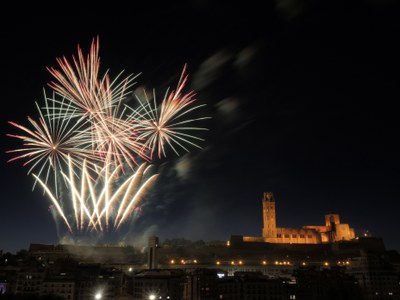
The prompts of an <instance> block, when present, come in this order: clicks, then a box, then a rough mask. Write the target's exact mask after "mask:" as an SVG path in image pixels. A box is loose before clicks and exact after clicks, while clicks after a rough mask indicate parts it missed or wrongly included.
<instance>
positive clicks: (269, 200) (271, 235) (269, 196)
mask: <svg viewBox="0 0 400 300" xmlns="http://www.w3.org/2000/svg"><path fill="white" fill-rule="evenodd" d="M262 204H263V221H264V228H263V238H265V239H275V238H276V217H275V197H274V194H273V193H272V192H264V194H263V200H262ZM266 241H268V240H266Z"/></svg>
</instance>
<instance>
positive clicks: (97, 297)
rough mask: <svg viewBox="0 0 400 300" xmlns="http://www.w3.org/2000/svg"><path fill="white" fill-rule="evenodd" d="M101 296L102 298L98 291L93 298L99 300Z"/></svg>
mask: <svg viewBox="0 0 400 300" xmlns="http://www.w3.org/2000/svg"><path fill="white" fill-rule="evenodd" d="M101 298H103V295H102V294H101V293H100V292H98V293H96V295H94V299H96V300H99V299H101Z"/></svg>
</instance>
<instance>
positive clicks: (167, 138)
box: [130, 65, 209, 158]
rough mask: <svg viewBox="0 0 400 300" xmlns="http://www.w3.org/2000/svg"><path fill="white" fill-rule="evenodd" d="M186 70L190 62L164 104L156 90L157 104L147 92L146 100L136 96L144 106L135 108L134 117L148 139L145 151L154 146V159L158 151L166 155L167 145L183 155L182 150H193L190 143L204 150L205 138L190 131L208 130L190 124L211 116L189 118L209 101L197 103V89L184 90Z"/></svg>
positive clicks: (159, 153)
mask: <svg viewBox="0 0 400 300" xmlns="http://www.w3.org/2000/svg"><path fill="white" fill-rule="evenodd" d="M185 71H186V65H185V67H184V68H183V71H182V75H181V77H180V79H179V82H178V84H177V87H176V90H172V91H171V92H169V91H167V92H166V94H165V96H164V99H163V101H162V103H161V105H160V106H157V103H156V95H155V92H154V91H153V95H152V96H153V103H152V102H151V101H150V100H149V97H148V96H147V93H146V92H145V91H144V97H145V99H144V100H141V99H140V98H139V97H136V99H137V100H138V102H139V105H140V106H139V108H137V109H136V110H133V111H132V113H131V115H130V116H131V118H133V119H136V120H138V125H137V131H138V133H139V139H142V140H145V141H146V142H145V143H144V147H143V148H142V152H145V151H146V150H147V149H150V158H153V155H154V153H155V152H156V153H157V156H158V158H161V157H166V156H167V155H166V148H167V147H168V146H169V147H170V148H171V149H172V150H173V151H174V152H175V154H176V155H179V151H178V149H183V150H185V151H186V152H189V150H188V148H187V145H188V144H189V145H191V146H194V147H197V148H200V149H201V147H200V146H199V145H198V141H203V140H204V139H202V138H199V137H197V136H195V135H193V134H190V132H193V131H201V130H207V129H206V128H202V127H196V126H190V125H191V124H192V123H194V122H196V121H200V120H205V119H209V118H208V117H201V118H188V116H189V114H190V113H191V112H193V111H195V110H197V109H199V108H201V107H203V106H205V104H200V105H195V106H193V105H192V104H193V103H194V102H195V98H194V97H195V93H194V92H193V91H190V92H189V93H186V94H184V93H183V89H184V87H185V85H186V82H187V79H188V76H187V75H185Z"/></svg>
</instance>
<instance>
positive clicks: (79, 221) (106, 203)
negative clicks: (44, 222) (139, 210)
mask: <svg viewBox="0 0 400 300" xmlns="http://www.w3.org/2000/svg"><path fill="white" fill-rule="evenodd" d="M145 168H146V165H145V164H142V165H141V166H140V167H139V168H138V170H137V171H135V172H134V173H133V174H132V175H130V176H129V177H128V178H126V179H124V180H121V179H120V178H119V177H118V176H117V175H116V174H117V169H115V170H114V171H112V172H110V168H109V165H107V166H106V167H104V168H103V169H102V170H101V171H100V173H98V174H96V175H95V176H93V174H89V173H90V172H92V171H90V170H89V169H88V168H87V167H86V163H85V161H84V162H83V167H82V168H81V169H80V171H81V173H80V174H79V176H78V175H77V172H74V167H73V164H72V160H71V159H70V158H69V174H65V173H64V172H61V173H62V175H63V177H64V178H65V180H66V181H67V183H68V189H69V191H70V194H71V199H72V212H71V211H65V209H62V203H61V201H60V200H59V199H58V198H57V196H55V195H54V194H53V193H52V192H51V191H50V189H49V188H48V186H47V185H46V184H45V183H44V182H43V181H42V180H40V178H39V177H37V176H36V175H35V174H33V176H34V177H35V178H36V179H37V180H38V182H39V184H40V185H41V186H42V187H43V188H44V190H45V191H46V193H47V195H48V196H49V198H50V199H51V201H52V209H56V210H57V212H58V214H59V215H60V216H61V218H62V219H63V220H64V222H65V224H66V226H67V227H68V230H69V231H70V232H71V233H74V232H77V233H84V232H87V231H103V230H105V229H106V230H107V231H109V230H111V228H109V226H110V225H109V224H110V223H112V224H113V226H112V230H118V228H119V227H120V226H121V225H122V224H123V223H124V222H125V221H126V220H127V216H129V215H130V214H131V213H132V211H133V210H134V209H135V208H136V207H137V205H138V204H139V203H140V201H141V199H142V198H143V196H144V195H145V194H146V192H147V191H148V189H149V188H150V187H151V186H152V185H153V184H154V183H155V180H156V179H157V177H158V174H154V175H152V176H150V177H149V178H147V179H146V178H144V171H145ZM101 173H107V174H106V175H104V174H101ZM93 178H95V179H93ZM117 181H118V185H119V187H118V188H117V184H116V182H117ZM98 187H100V189H99V188H98ZM69 216H71V217H69Z"/></svg>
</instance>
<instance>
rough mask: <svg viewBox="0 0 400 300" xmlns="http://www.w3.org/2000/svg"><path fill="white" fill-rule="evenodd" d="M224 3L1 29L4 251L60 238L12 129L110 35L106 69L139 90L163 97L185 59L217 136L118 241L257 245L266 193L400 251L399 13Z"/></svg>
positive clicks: (295, 214) (396, 8)
mask: <svg viewBox="0 0 400 300" xmlns="http://www.w3.org/2000/svg"><path fill="white" fill-rule="evenodd" d="M213 2H214V1H188V2H182V3H177V2H174V3H169V5H168V6H167V5H164V6H161V7H156V6H151V5H148V6H147V7H144V8H142V7H140V8H139V7H137V8H136V9H134V10H132V11H129V12H127V13H129V14H126V15H120V14H108V15H102V14H101V12H91V14H90V15H89V14H86V13H84V12H76V15H74V16H73V18H72V17H71V16H60V15H51V16H47V17H37V16H30V17H28V18H26V17H19V16H18V15H17V14H16V15H15V16H14V18H13V21H12V22H11V23H5V22H4V21H1V22H2V23H1V29H0V33H1V44H2V46H1V58H0V61H1V64H0V66H1V72H0V74H1V75H0V76H1V81H0V82H1V114H0V115H1V122H0V124H1V132H2V134H1V143H0V145H1V151H0V155H1V163H0V172H1V179H2V180H1V196H0V197H1V198H0V199H1V200H0V201H1V206H0V207H1V208H0V249H3V250H5V251H12V252H14V251H17V250H19V249H21V248H28V247H29V244H30V243H31V242H32V243H57V242H58V240H59V238H60V237H59V236H58V235H57V230H56V226H55V222H54V221H53V218H52V216H51V213H50V212H49V211H48V206H49V204H50V203H49V200H48V199H47V198H46V197H45V196H43V194H42V192H41V190H40V189H37V190H35V191H33V192H32V191H31V190H32V185H33V178H32V177H30V176H27V175H26V172H27V168H24V167H22V162H13V163H7V162H6V161H7V159H9V158H11V157H12V155H10V154H6V153H5V151H6V150H9V149H13V148H15V147H17V146H18V145H19V143H18V141H17V140H13V139H12V138H10V137H7V136H6V133H17V132H18V131H17V130H16V129H14V128H13V127H12V126H11V125H9V124H8V123H7V121H9V120H11V121H15V122H17V123H20V124H24V125H28V123H27V119H26V116H27V115H30V116H32V117H37V112H36V110H35V104H34V102H35V101H38V102H41V101H43V96H42V89H43V88H44V87H45V88H46V89H47V90H49V88H48V87H46V85H47V83H48V82H49V81H50V80H51V75H50V74H49V73H48V71H47V70H46V67H50V66H54V67H55V66H56V57H60V56H63V55H65V56H66V57H67V58H71V56H72V54H75V53H76V46H77V44H80V45H81V47H82V48H83V49H84V51H85V52H87V51H88V49H89V46H90V43H91V40H92V38H93V37H96V36H97V35H98V36H99V38H100V56H101V64H102V71H103V72H104V71H105V70H107V69H110V74H111V76H115V75H116V74H118V73H119V72H120V71H121V70H125V72H126V74H130V73H135V74H137V73H140V72H141V73H142V74H141V75H140V77H138V84H137V86H142V87H146V88H149V89H152V88H155V89H156V90H157V91H158V93H159V95H162V94H163V92H165V90H166V88H167V87H168V86H171V87H173V86H174V85H175V84H176V82H177V80H178V78H179V75H180V72H181V71H182V68H183V65H184V64H185V63H187V64H188V72H189V74H190V77H189V86H188V87H187V91H189V90H190V89H193V90H195V91H196V93H197V96H196V98H197V101H198V102H199V103H206V104H207V106H206V107H205V108H204V109H203V110H202V112H201V114H202V115H204V116H210V117H212V119H210V120H207V121H205V122H204V123H203V124H199V125H204V126H206V127H208V128H209V131H208V132H204V133H202V137H204V138H205V139H206V140H205V142H203V143H202V144H201V145H202V147H203V149H202V150H199V149H196V148H192V149H191V150H192V151H191V153H190V154H186V155H184V153H182V154H183V155H182V156H181V157H175V156H174V155H173V154H172V153H169V154H170V155H168V159H164V160H161V161H156V162H155V164H156V167H157V168H158V170H159V172H160V178H159V181H158V182H157V184H156V185H155V186H154V188H153V189H152V191H151V193H150V194H149V195H148V197H147V198H146V199H145V201H143V204H142V206H141V209H142V210H141V212H140V214H139V215H138V216H137V218H136V221H135V223H134V225H133V227H131V228H130V229H129V231H128V230H126V232H121V233H119V234H116V235H115V236H114V237H110V241H112V242H116V241H118V240H124V241H125V242H127V243H138V242H139V241H140V240H141V238H142V237H143V236H146V235H147V234H150V233H154V234H157V235H158V236H160V237H161V238H162V239H165V238H174V237H185V238H187V239H191V240H198V239H203V240H207V241H209V240H214V239H218V240H227V239H229V237H230V235H231V234H243V235H251V236H259V235H261V228H262V211H261V209H262V206H261V205H262V204H261V199H262V193H263V192H264V191H272V192H273V193H274V195H275V198H276V201H277V204H276V206H277V222H278V226H279V227H300V226H302V225H322V224H323V222H324V214H326V213H332V212H335V213H338V214H340V216H341V220H342V222H343V223H349V224H350V225H351V227H354V228H355V230H356V233H357V234H358V235H362V234H363V233H364V232H365V231H366V230H368V231H369V232H370V233H371V234H372V235H373V236H380V237H382V238H383V240H384V242H385V245H386V247H387V248H388V249H397V250H400V234H399V231H398V229H399V225H400V221H399V217H398V215H399V213H398V209H399V204H398V201H399V200H400V199H399V193H400V188H399V187H400V185H399V179H400V176H399V167H400V158H399V157H400V151H399V150H400V149H399V147H398V139H399V129H400V126H399V125H400V124H399V122H400V121H399V117H398V109H397V103H398V100H399V99H400V43H399V41H398V39H399V37H400V5H398V4H396V3H395V1H392V2H391V1H378V0H376V1H372V0H370V1H316V0H315V1H312V0H309V1H300V0H298V1H295V0H276V1H267V2H268V3H267V4H266V5H267V7H266V8H262V7H261V6H260V4H255V3H252V2H251V1H250V2H247V1H246V2H245V3H243V4H242V5H244V6H241V5H240V6H239V5H236V6H233V5H232V3H231V4H229V6H228V4H215V3H213ZM254 2H257V1H254ZM263 4H265V3H263Z"/></svg>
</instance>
